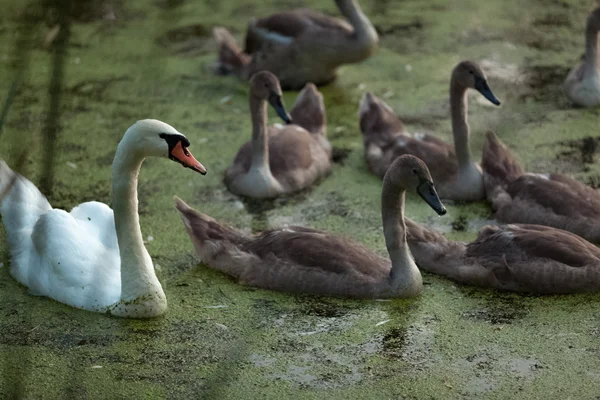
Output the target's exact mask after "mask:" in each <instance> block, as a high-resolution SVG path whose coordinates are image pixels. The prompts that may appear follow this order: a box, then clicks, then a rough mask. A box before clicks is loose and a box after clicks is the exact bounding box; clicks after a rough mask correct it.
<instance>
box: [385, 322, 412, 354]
mask: <svg viewBox="0 0 600 400" xmlns="http://www.w3.org/2000/svg"><path fill="white" fill-rule="evenodd" d="M406 339H407V330H406V328H404V327H395V328H392V329H389V330H387V331H386V333H385V335H384V336H383V339H382V344H383V349H382V351H381V353H382V354H383V355H384V356H385V357H386V358H389V359H401V358H402V353H403V349H404V346H405V345H406Z"/></svg>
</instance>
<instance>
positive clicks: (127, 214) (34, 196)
mask: <svg viewBox="0 0 600 400" xmlns="http://www.w3.org/2000/svg"><path fill="white" fill-rule="evenodd" d="M159 134H166V135H167V136H165V137H160V136H159ZM166 137H168V139H167V138H166ZM178 140H179V141H180V142H183V143H189V142H188V141H187V139H185V136H183V135H182V134H180V133H179V132H177V131H176V130H175V129H174V128H172V127H171V126H169V125H167V124H165V123H163V122H160V121H156V120H144V121H139V122H137V123H136V124H134V125H133V126H132V127H131V128H129V129H128V130H127V132H126V133H125V136H124V137H123V140H122V141H121V143H120V144H119V147H118V148H117V152H116V155H115V160H114V162H113V174H112V175H113V204H114V207H115V212H114V213H113V210H111V209H110V208H109V207H108V206H107V205H106V204H103V203H99V202H95V201H92V202H88V203H83V204H80V205H79V206H77V207H75V208H73V209H72V210H71V212H70V213H67V212H66V211H64V210H59V209H53V208H52V206H51V205H50V203H48V201H47V200H46V198H45V197H44V195H43V194H42V193H41V192H40V191H39V190H38V189H37V188H36V187H35V185H34V184H33V183H31V182H30V181H28V180H27V179H25V178H24V177H22V176H20V175H18V174H16V173H14V172H13V171H12V170H11V169H10V168H9V167H8V166H7V165H6V163H4V162H3V161H0V195H4V198H2V199H1V203H0V214H1V215H2V222H3V223H4V226H5V228H6V233H7V236H8V244H9V247H10V251H11V265H10V273H11V275H12V276H13V277H14V278H15V279H16V280H17V281H19V282H20V283H22V284H23V285H25V286H27V287H28V288H29V290H30V291H31V293H33V294H36V295H41V296H47V297H50V298H52V299H54V300H56V301H59V302H61V303H65V304H68V305H70V306H73V307H76V308H80V309H84V310H89V311H96V312H110V313H111V314H114V315H118V316H124V317H131V318H144V317H153V316H157V315H160V314H162V313H164V312H165V310H166V308H167V300H166V297H165V294H164V292H163V289H162V287H161V285H160V282H159V281H158V279H157V277H156V275H155V273H154V266H153V264H152V259H151V258H150V255H149V254H148V251H147V250H146V248H145V247H144V244H143V241H142V234H141V231H140V227H139V218H138V214H137V203H138V202H137V176H138V172H139V168H140V167H141V165H142V162H143V160H144V158H145V157H146V156H169V155H171V156H172V157H175V158H177V157H176V156H175V155H174V154H173V152H172V148H171V147H173V148H175V147H176V145H173V143H175V142H177V141H178ZM172 145H173V146H172ZM182 146H183V148H185V147H187V146H186V145H185V144H182V145H181V146H180V147H182ZM173 151H174V152H176V151H175V150H173ZM185 151H186V152H187V149H186V150H185ZM186 154H189V153H186ZM189 156H190V157H191V158H192V159H193V156H191V155H189ZM177 161H180V162H182V161H184V160H181V159H177ZM185 161H187V162H186V163H184V165H186V166H189V167H191V168H194V167H196V168H194V169H196V170H197V171H198V172H202V170H204V167H201V165H200V164H198V166H194V165H193V164H192V162H191V161H190V160H185ZM194 161H195V160H194ZM182 163H183V162H182ZM196 163H197V162H196ZM120 249H121V251H120Z"/></svg>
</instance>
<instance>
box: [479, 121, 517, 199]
mask: <svg viewBox="0 0 600 400" xmlns="http://www.w3.org/2000/svg"><path fill="white" fill-rule="evenodd" d="M481 168H482V170H483V183H484V185H485V194H486V198H487V199H488V201H491V202H492V203H493V199H494V198H495V197H496V196H497V195H498V193H499V192H503V191H504V190H505V189H506V187H507V186H508V184H509V183H510V182H512V181H514V180H515V179H517V178H518V177H520V176H521V175H523V173H524V171H523V168H522V167H521V165H519V163H518V162H517V160H516V159H515V157H514V156H513V155H512V153H511V151H510V150H509V149H508V147H506V145H505V144H504V143H502V142H501V141H500V140H499V139H498V136H496V134H495V133H494V132H491V131H489V132H487V133H486V139H485V143H484V144H483V152H482V155H481Z"/></svg>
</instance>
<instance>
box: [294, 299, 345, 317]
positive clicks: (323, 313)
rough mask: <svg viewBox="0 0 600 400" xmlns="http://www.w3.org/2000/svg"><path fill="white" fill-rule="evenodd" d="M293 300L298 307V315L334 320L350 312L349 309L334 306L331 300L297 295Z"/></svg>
mask: <svg viewBox="0 0 600 400" xmlns="http://www.w3.org/2000/svg"><path fill="white" fill-rule="evenodd" d="M295 300H296V303H297V304H299V305H300V308H299V311H300V313H302V314H304V315H312V316H316V317H324V318H336V317H341V316H344V315H346V314H347V313H348V312H350V310H351V309H350V308H349V307H345V306H341V305H338V304H335V303H333V302H332V301H331V300H327V298H324V297H320V296H317V297H315V296H310V295H298V296H296V297H295Z"/></svg>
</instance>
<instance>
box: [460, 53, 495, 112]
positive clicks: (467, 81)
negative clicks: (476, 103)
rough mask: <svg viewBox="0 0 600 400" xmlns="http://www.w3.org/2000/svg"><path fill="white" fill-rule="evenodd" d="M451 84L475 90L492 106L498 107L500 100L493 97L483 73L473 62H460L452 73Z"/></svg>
mask: <svg viewBox="0 0 600 400" xmlns="http://www.w3.org/2000/svg"><path fill="white" fill-rule="evenodd" d="M452 82H454V83H456V84H458V85H460V86H462V87H465V88H471V89H475V90H477V91H478V92H479V93H481V94H482V95H483V97H485V98H486V99H488V100H489V101H490V102H491V103H492V104H495V105H497V106H499V105H500V100H498V99H497V98H496V96H494V93H493V92H492V89H490V86H489V85H488V82H487V78H486V77H485V73H484V72H483V70H482V69H481V67H480V66H479V64H477V63H476V62H474V61H469V60H465V61H461V62H459V63H458V65H456V67H454V70H453V71H452Z"/></svg>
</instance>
